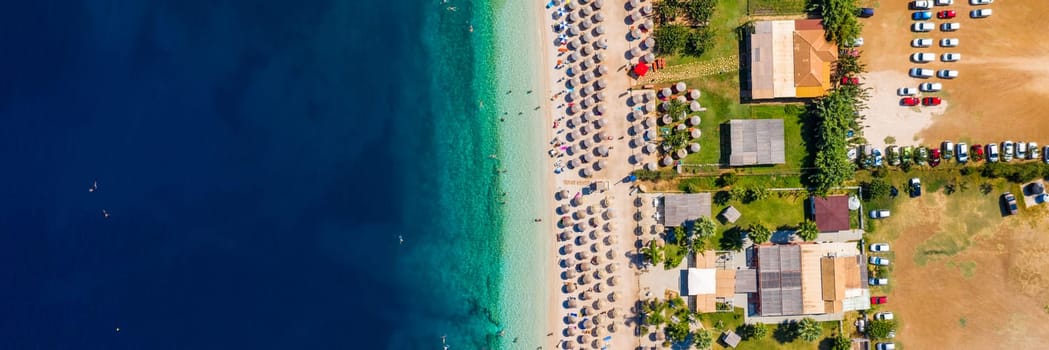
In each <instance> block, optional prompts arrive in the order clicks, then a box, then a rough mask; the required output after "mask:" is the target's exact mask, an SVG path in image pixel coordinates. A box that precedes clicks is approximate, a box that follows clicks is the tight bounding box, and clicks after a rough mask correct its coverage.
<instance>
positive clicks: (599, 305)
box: [594, 299, 608, 323]
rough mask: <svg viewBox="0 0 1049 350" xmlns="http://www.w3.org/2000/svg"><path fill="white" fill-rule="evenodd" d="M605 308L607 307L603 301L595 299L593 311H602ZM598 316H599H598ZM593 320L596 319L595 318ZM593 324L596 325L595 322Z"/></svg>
mask: <svg viewBox="0 0 1049 350" xmlns="http://www.w3.org/2000/svg"><path fill="white" fill-rule="evenodd" d="M606 307H608V305H606V304H605V301H604V300H601V299H597V301H594V310H598V311H600V310H602V309H604V308H606ZM598 316H600V315H598ZM594 318H595V319H596V318H597V317H596V316H595V317H594ZM595 323H597V322H595Z"/></svg>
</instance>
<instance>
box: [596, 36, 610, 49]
mask: <svg viewBox="0 0 1049 350" xmlns="http://www.w3.org/2000/svg"><path fill="white" fill-rule="evenodd" d="M594 48H595V49H607V48H608V40H607V39H605V38H601V39H598V40H597V42H594Z"/></svg>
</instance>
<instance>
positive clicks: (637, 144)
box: [630, 136, 645, 147]
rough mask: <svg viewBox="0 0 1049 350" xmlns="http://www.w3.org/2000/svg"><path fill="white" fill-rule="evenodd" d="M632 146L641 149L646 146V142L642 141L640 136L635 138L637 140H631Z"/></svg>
mask: <svg viewBox="0 0 1049 350" xmlns="http://www.w3.org/2000/svg"><path fill="white" fill-rule="evenodd" d="M630 144H631V145H633V146H632V147H641V146H642V145H644V144H645V140H642V139H641V136H638V137H635V138H633V139H631V140H630Z"/></svg>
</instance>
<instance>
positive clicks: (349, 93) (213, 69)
mask: <svg viewBox="0 0 1049 350" xmlns="http://www.w3.org/2000/svg"><path fill="white" fill-rule="evenodd" d="M512 3H515V4H516V5H515V6H518V7H521V6H523V5H521V4H522V3H520V2H512ZM504 5H505V4H502V3H501V4H489V3H487V1H485V0H472V1H471V2H467V0H451V1H449V4H441V3H440V1H439V0H389V1H336V0H313V1H290V0H259V1H214V0H178V1H54V0H39V1H26V2H17V3H9V4H8V6H7V7H6V8H5V10H4V11H2V12H0V45H3V50H2V53H0V121H2V122H3V124H0V162H2V164H3V171H2V172H0V181H2V183H3V184H4V186H2V187H0V198H2V199H0V283H2V286H0V315H2V316H0V348H4V349H439V348H441V340H440V338H441V336H442V335H447V337H448V342H449V345H451V348H452V349H485V348H502V347H504V346H506V344H507V343H508V341H507V339H509V338H510V337H511V336H513V337H517V336H520V337H522V339H528V340H529V341H531V340H533V339H538V337H536V336H535V334H531V333H529V334H520V335H518V334H517V333H521V332H525V331H524V330H518V329H514V328H508V327H509V325H508V322H512V321H508V320H507V319H508V317H507V316H506V315H507V307H506V305H510V304H512V303H513V301H509V302H508V301H507V300H506V298H503V299H502V300H501V299H500V298H501V296H502V295H503V294H505V289H506V288H504V287H505V286H506V285H507V284H506V283H508V282H507V281H506V278H504V277H503V276H504V275H505V274H506V272H507V269H508V267H507V266H508V265H507V264H506V261H505V260H504V259H505V258H506V255H507V254H510V253H509V250H512V249H508V246H507V241H506V240H504V238H505V237H504V236H503V235H501V232H502V229H503V226H504V214H505V213H504V211H505V210H506V209H505V208H503V207H501V206H499V205H495V204H494V203H495V202H494V201H493V198H497V196H499V193H501V191H505V190H506V188H507V187H506V186H507V185H506V184H505V183H502V182H501V180H500V179H499V178H498V176H497V174H496V170H497V169H499V168H500V167H501V166H505V164H503V165H501V164H500V163H498V161H496V160H493V159H489V158H488V157H486V155H488V154H493V153H498V154H500V155H503V154H506V153H508V152H511V151H513V149H512V147H513V146H512V145H508V144H506V143H504V144H503V145H502V146H501V145H500V144H499V143H498V142H497V140H498V137H497V135H498V132H499V127H498V126H499V125H498V124H499V122H498V121H496V120H495V117H494V116H495V114H496V113H495V110H498V108H499V106H500V103H501V102H500V99H506V98H500V97H498V96H497V95H499V93H496V92H495V91H496V90H498V89H497V88H493V84H494V83H493V82H494V81H495V74H496V72H497V70H496V69H495V68H494V66H493V65H494V64H495V61H496V58H497V57H495V56H492V53H491V52H492V45H493V42H494V41H495V38H496V34H495V32H494V31H493V29H494V28H499V27H498V25H497V24H495V23H494V22H493V21H494V20H493V13H496V12H497V11H495V10H494V9H497V8H499V6H504ZM447 6H455V11H451V10H448V9H447ZM470 25H473V26H474V28H475V30H474V32H473V33H470V32H469V30H468V28H469V26H470ZM504 29H505V28H504ZM522 88H524V87H523V86H522ZM486 102H487V103H486ZM486 109H487V110H486ZM93 180H97V181H98V183H99V189H98V191H96V192H93V193H91V192H88V188H89V187H90V185H91V183H92V181H93ZM519 182H520V181H519ZM525 182H527V181H525ZM517 190H520V189H519V188H518V189H517ZM103 210H105V211H107V212H108V213H110V217H109V218H108V219H105V218H104V217H103V215H102V211H103ZM524 215H530V214H524ZM399 235H403V237H404V240H405V241H404V243H403V244H399V241H398V236H399ZM511 248H512V247H511ZM517 259H518V260H516V261H525V260H527V257H526V258H520V257H518V258H517ZM521 259H524V260H521ZM510 270H512V268H511V269H510ZM518 292H519V293H525V292H523V291H520V290H518ZM501 302H502V303H501ZM532 312H533V313H535V312H536V311H532ZM522 315H524V316H522ZM527 315H529V314H527V313H525V314H522V313H520V312H518V313H516V314H515V316H513V317H510V318H515V319H518V320H520V319H522V318H523V319H526V321H527V322H532V323H534V322H535V320H527V319H528V318H529V317H528V316H527ZM521 322H523V321H521ZM117 328H119V329H120V330H119V332H118V331H117ZM501 329H505V330H506V331H507V335H506V336H505V337H499V336H497V335H496V334H497V332H498V331H499V330H501ZM520 346H524V342H522V343H521V344H520ZM527 348H529V349H530V348H534V345H531V346H528V347H527Z"/></svg>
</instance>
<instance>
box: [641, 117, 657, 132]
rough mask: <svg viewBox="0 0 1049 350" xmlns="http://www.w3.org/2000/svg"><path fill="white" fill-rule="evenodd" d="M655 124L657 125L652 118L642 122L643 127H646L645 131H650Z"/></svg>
mask: <svg viewBox="0 0 1049 350" xmlns="http://www.w3.org/2000/svg"><path fill="white" fill-rule="evenodd" d="M654 124H655V123H654V122H653V121H652V118H644V119H642V120H641V126H643V127H645V129H649V128H651V127H653V126H655V125H654Z"/></svg>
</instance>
